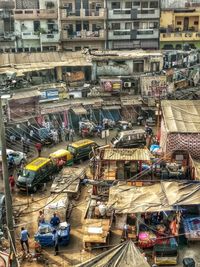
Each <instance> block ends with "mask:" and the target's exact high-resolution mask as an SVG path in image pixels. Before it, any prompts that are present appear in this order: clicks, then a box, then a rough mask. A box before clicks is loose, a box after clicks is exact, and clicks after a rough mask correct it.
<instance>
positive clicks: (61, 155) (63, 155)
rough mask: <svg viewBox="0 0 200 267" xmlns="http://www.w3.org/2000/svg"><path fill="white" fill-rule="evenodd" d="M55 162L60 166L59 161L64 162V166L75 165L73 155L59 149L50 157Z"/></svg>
mask: <svg viewBox="0 0 200 267" xmlns="http://www.w3.org/2000/svg"><path fill="white" fill-rule="evenodd" d="M49 158H51V159H52V160H53V161H56V162H57V163H58V164H59V161H62V165H63V166H64V165H65V166H72V165H73V155H72V154H71V153H70V152H69V151H68V150H65V149H59V150H57V151H55V152H53V153H51V154H50V155H49Z"/></svg>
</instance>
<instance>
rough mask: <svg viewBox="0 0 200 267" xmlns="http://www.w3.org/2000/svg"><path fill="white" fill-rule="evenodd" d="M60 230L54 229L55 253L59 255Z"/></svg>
mask: <svg viewBox="0 0 200 267" xmlns="http://www.w3.org/2000/svg"><path fill="white" fill-rule="evenodd" d="M58 238H59V236H58V232H57V231H56V229H54V230H53V241H54V250H55V253H54V255H55V256H57V255H58V252H59V249H58Z"/></svg>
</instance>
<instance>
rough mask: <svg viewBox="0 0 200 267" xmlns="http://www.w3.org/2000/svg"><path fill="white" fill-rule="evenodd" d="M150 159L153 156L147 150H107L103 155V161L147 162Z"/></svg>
mask: <svg viewBox="0 0 200 267" xmlns="http://www.w3.org/2000/svg"><path fill="white" fill-rule="evenodd" d="M151 158H153V155H152V154H151V152H150V151H149V150H148V149H147V148H132V149H123V148H108V149H105V150H104V154H103V160H127V161H134V160H142V161H149V160H150V159H151Z"/></svg>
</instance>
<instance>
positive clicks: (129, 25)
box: [125, 22, 132, 30]
mask: <svg viewBox="0 0 200 267" xmlns="http://www.w3.org/2000/svg"><path fill="white" fill-rule="evenodd" d="M125 29H126V30H131V29H132V23H131V22H126V23H125Z"/></svg>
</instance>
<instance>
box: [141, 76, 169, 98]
mask: <svg viewBox="0 0 200 267" xmlns="http://www.w3.org/2000/svg"><path fill="white" fill-rule="evenodd" d="M140 84H141V93H142V96H148V97H154V98H157V99H158V98H161V97H165V96H166V95H167V92H168V86H167V81H166V76H164V75H159V76H141V77H140Z"/></svg>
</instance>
